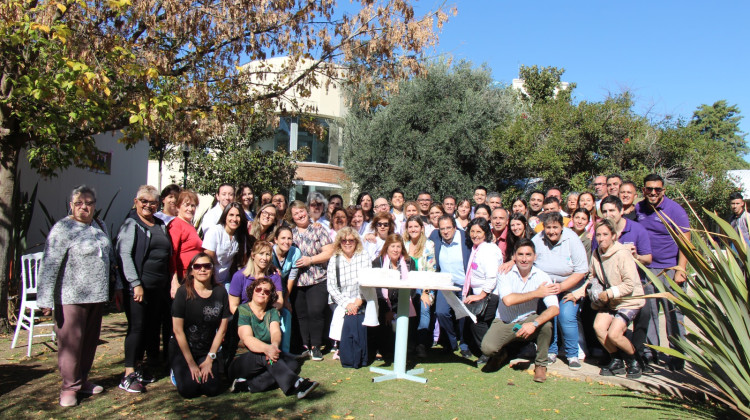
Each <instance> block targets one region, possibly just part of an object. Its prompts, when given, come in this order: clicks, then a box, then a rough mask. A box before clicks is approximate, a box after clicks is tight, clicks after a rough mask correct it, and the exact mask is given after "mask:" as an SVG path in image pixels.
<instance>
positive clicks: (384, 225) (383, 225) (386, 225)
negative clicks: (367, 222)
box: [375, 222, 391, 227]
mask: <svg viewBox="0 0 750 420" xmlns="http://www.w3.org/2000/svg"><path fill="white" fill-rule="evenodd" d="M390 225H391V224H390V223H388V222H381V223H376V224H375V226H377V227H388V226H390Z"/></svg>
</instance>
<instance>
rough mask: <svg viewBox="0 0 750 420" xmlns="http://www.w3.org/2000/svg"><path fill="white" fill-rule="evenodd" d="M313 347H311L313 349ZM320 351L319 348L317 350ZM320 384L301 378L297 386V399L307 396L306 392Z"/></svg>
mask: <svg viewBox="0 0 750 420" xmlns="http://www.w3.org/2000/svg"><path fill="white" fill-rule="evenodd" d="M314 350H315V349H313V351H314ZM319 351H320V350H319ZM318 385H320V384H319V383H317V382H315V381H311V380H309V379H307V378H305V379H303V380H302V383H301V384H299V386H297V399H299V400H301V399H303V398H305V397H306V396H307V394H309V393H311V392H312V391H313V390H314V389H315V388H317V387H318Z"/></svg>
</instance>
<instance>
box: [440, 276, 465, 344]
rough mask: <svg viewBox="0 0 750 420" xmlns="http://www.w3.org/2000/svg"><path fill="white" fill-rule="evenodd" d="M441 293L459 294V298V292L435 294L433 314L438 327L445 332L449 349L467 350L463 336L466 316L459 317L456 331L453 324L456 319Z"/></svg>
mask: <svg viewBox="0 0 750 420" xmlns="http://www.w3.org/2000/svg"><path fill="white" fill-rule="evenodd" d="M443 293H455V294H456V296H459V298H460V296H461V295H460V293H461V292H448V291H446V292H438V293H437V296H436V297H435V315H436V317H437V320H438V323H439V324H440V328H441V329H442V330H443V331H444V332H445V335H446V336H447V338H448V341H449V342H450V346H451V350H453V351H455V350H456V349H457V348H460V349H461V350H468V349H469V345H468V344H466V342H465V340H464V338H463V337H464V321H465V320H466V318H461V319H459V320H458V332H457V331H456V327H455V326H454V324H455V323H456V319H455V317H454V316H453V310H452V309H451V307H450V305H448V302H447V301H446V300H445V297H443ZM470 322H471V321H470ZM459 339H460V340H461V345H460V346H459V345H458V340H459Z"/></svg>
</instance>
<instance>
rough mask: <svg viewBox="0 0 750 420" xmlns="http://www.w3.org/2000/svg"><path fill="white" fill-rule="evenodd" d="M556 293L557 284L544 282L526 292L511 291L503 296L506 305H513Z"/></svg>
mask: <svg viewBox="0 0 750 420" xmlns="http://www.w3.org/2000/svg"><path fill="white" fill-rule="evenodd" d="M554 294H555V285H554V284H552V283H542V284H540V285H539V287H538V288H537V289H536V290H532V291H531V292H526V293H510V294H507V295H505V296H502V299H503V304H505V306H513V305H518V304H521V303H526V302H528V301H530V300H534V299H543V298H545V297H547V296H549V295H554Z"/></svg>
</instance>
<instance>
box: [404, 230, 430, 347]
mask: <svg viewBox="0 0 750 420" xmlns="http://www.w3.org/2000/svg"><path fill="white" fill-rule="evenodd" d="M404 248H405V249H406V252H407V253H408V254H409V256H410V257H411V258H412V259H413V260H414V262H415V264H416V267H417V271H435V243H434V242H432V241H431V240H430V239H427V236H425V231H424V223H423V222H422V218H420V217H419V216H411V217H409V218H408V219H406V233H405V235H404ZM434 302H435V291H434V290H417V295H416V296H415V299H414V302H413V303H414V306H415V307H419V308H420V310H419V325H418V326H417V346H416V353H417V356H418V357H426V356H427V348H428V347H429V346H430V344H431V343H432V342H433V340H434V341H437V338H436V337H434V336H433V335H431V334H430V333H431V331H433V328H432V325H433V322H432V321H433V319H432V309H431V308H432V305H433V303H434ZM430 338H433V340H430Z"/></svg>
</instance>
